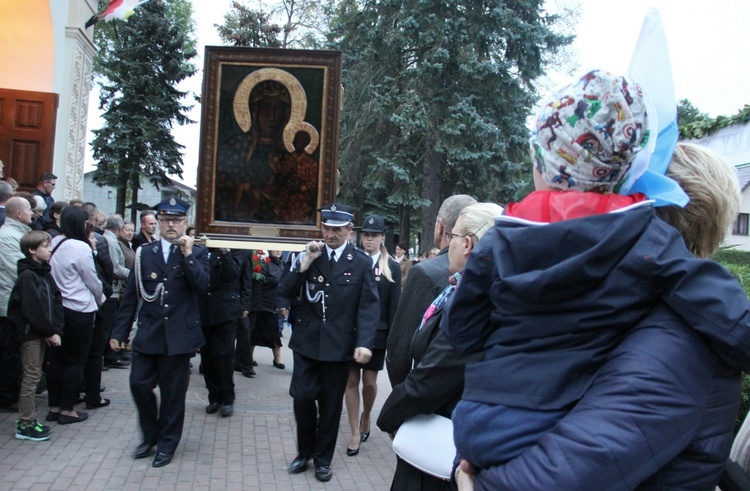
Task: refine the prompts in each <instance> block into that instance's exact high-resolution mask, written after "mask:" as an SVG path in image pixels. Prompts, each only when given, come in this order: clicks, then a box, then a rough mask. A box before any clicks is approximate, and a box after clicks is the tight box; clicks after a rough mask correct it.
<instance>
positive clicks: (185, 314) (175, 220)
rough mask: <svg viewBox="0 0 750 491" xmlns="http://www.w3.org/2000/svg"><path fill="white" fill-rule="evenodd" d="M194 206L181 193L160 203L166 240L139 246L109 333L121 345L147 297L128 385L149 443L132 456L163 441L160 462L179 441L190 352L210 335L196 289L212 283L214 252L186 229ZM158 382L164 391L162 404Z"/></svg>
mask: <svg viewBox="0 0 750 491" xmlns="http://www.w3.org/2000/svg"><path fill="white" fill-rule="evenodd" d="M189 207H190V205H189V204H188V203H186V202H184V201H182V200H181V199H177V198H170V199H169V200H165V201H162V202H161V203H159V204H158V205H157V206H156V210H157V213H158V219H159V230H160V232H161V240H159V241H157V242H151V243H149V244H144V245H143V246H141V248H140V249H139V250H138V252H137V254H136V265H135V268H134V269H133V273H131V275H130V278H129V279H128V286H127V289H126V291H125V295H124V296H123V298H122V300H121V303H120V309H119V311H118V313H117V322H116V325H115V330H114V332H113V334H112V339H111V340H110V346H111V347H112V349H114V350H115V351H118V350H120V349H122V348H123V347H124V346H125V341H126V340H127V339H128V335H129V332H130V327H131V325H132V324H133V320H134V319H135V315H136V311H138V302H139V300H143V305H142V306H141V308H140V311H138V325H137V328H138V330H137V333H136V336H135V339H134V340H133V342H132V346H133V359H132V366H131V372H130V390H131V392H132V394H133V399H134V400H135V404H136V406H137V407H138V418H139V421H140V424H141V431H142V432H143V443H141V445H139V446H138V448H137V449H136V451H135V455H134V456H135V458H136V459H140V458H144V457H148V455H149V454H150V453H151V450H152V448H153V447H154V446H157V453H156V457H154V461H153V463H152V465H153V466H154V467H162V466H165V465H167V464H169V463H170V462H171V461H172V456H173V455H174V452H175V449H176V448H177V445H178V444H179V442H180V438H181V436H182V427H183V424H184V422H185V396H186V394H187V388H188V381H189V377H190V357H191V356H192V355H193V354H194V353H195V352H196V350H198V349H199V348H200V347H201V346H203V344H204V342H205V341H204V338H203V332H202V330H201V321H200V312H199V307H198V296H199V295H200V294H201V293H204V292H205V291H207V290H208V285H209V276H208V254H207V251H206V248H205V247H201V246H195V245H193V238H192V237H189V236H186V235H185V229H186V228H187V222H186V218H185V215H186V212H187V209H188V208H189ZM157 385H158V386H159V389H160V393H161V405H160V406H159V408H158V410H157V404H156V396H155V395H154V388H155V387H156V386H157Z"/></svg>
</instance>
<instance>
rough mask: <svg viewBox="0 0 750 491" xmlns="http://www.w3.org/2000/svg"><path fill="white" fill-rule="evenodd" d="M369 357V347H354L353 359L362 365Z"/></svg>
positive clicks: (370, 353)
mask: <svg viewBox="0 0 750 491" xmlns="http://www.w3.org/2000/svg"><path fill="white" fill-rule="evenodd" d="M370 358H372V351H370V350H369V349H367V348H362V347H359V348H355V349H354V361H356V362H357V363H360V364H362V365H364V364H365V363H367V362H368V361H370Z"/></svg>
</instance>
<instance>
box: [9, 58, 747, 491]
mask: <svg viewBox="0 0 750 491" xmlns="http://www.w3.org/2000/svg"><path fill="white" fill-rule="evenodd" d="M644 94H645V91H644V90H643V88H642V87H640V86H639V85H638V84H637V83H636V82H634V81H633V80H630V79H628V78H627V77H624V76H617V75H613V74H610V73H607V72H603V71H592V72H589V73H587V74H585V75H584V76H583V77H582V78H581V79H579V80H577V81H576V82H575V83H573V84H570V85H567V86H565V87H563V88H561V89H560V90H559V91H557V92H555V93H553V94H552V95H551V96H550V98H549V99H548V101H547V102H546V103H545V104H544V105H543V106H542V108H541V109H540V111H539V114H538V115H537V118H536V120H535V123H534V128H533V131H532V135H533V136H532V141H531V155H532V161H533V168H532V175H533V180H534V184H535V188H536V190H535V191H534V192H532V193H531V194H529V195H528V196H527V197H526V198H524V199H523V200H521V201H520V202H518V203H508V204H506V206H505V207H504V208H503V207H501V206H499V205H498V204H495V203H479V202H477V201H476V200H475V199H474V198H473V197H471V196H469V195H464V194H460V195H455V196H450V197H448V198H447V199H445V201H444V202H443V203H442V205H441V206H440V208H439V211H438V215H437V217H436V219H435V226H434V234H433V235H434V248H430V249H426V250H425V257H424V258H421V259H420V260H418V261H412V260H411V259H410V258H409V250H410V249H409V244H408V242H402V243H398V244H395V247H394V251H393V254H392V255H391V253H390V252H389V250H388V249H387V248H386V245H385V244H386V236H387V227H386V221H385V220H384V218H383V217H382V216H380V215H377V214H371V215H368V216H365V217H364V218H363V219H362V221H361V223H360V224H359V225H360V226H359V227H358V229H359V235H357V234H355V229H354V224H355V215H356V213H357V210H355V209H353V208H351V207H349V206H346V205H344V204H342V203H338V202H335V203H331V204H328V205H326V206H324V207H322V208H321V209H320V210H319V212H320V237H321V240H313V241H310V242H308V243H307V244H305V245H304V250H303V251H301V252H295V253H283V252H282V251H266V250H230V249H223V248H219V249H214V248H211V249H207V248H206V247H203V246H201V245H198V244H196V243H195V239H194V236H193V235H194V234H193V233H191V230H190V228H191V227H188V223H187V211H188V208H189V204H188V203H186V202H184V201H182V200H180V199H179V198H176V197H171V198H169V199H166V200H164V201H162V202H161V203H159V204H158V205H156V206H155V207H154V210H146V211H144V212H142V213H141V215H140V227H139V231H138V233H137V234H136V233H135V227H134V224H133V223H131V222H128V221H126V220H123V219H122V217H120V216H118V215H112V216H106V215H104V214H103V213H100V212H99V210H98V209H97V207H96V205H95V204H93V203H81V204H80V206H74V205H72V204H69V203H65V202H60V201H58V202H56V201H54V200H53V199H52V196H51V195H52V192H53V191H54V189H55V184H56V176H54V175H52V174H50V173H45V174H44V175H42V176H41V178H40V180H39V186H38V187H37V189H36V190H35V194H34V195H31V194H24V193H18V192H17V191H15V190H13V188H12V186H11V184H9V183H8V182H7V181H0V220H2V222H1V223H2V225H1V226H0V355H1V358H0V370H2V372H1V373H3V377H2V378H0V405H2V406H4V407H6V408H9V407H11V408H17V411H18V414H19V419H18V422H17V424H16V438H18V439H23V440H33V441H42V440H46V439H48V438H49V437H50V432H51V431H52V430H51V428H50V426H47V425H45V424H44V423H43V422H41V421H40V418H38V417H37V414H36V409H35V406H34V397H35V394H37V393H38V392H39V391H42V390H44V388H45V387H46V390H47V392H48V400H49V412H48V413H47V416H46V422H57V423H58V424H72V423H80V422H84V421H85V420H86V419H87V417H88V414H87V413H86V412H84V411H82V410H79V409H77V408H76V407H75V406H76V404H84V403H85V406H86V408H87V409H88V410H99V409H102V408H106V407H107V406H108V405H109V404H110V401H109V400H108V399H106V398H103V397H102V395H101V394H102V392H104V390H105V388H104V387H102V386H101V372H102V370H108V369H130V388H131V392H132V395H133V399H134V401H135V405H136V408H137V410H138V415H139V423H140V427H141V432H142V435H143V441H142V443H141V445H139V446H138V448H137V449H136V450H135V453H134V457H135V458H146V457H149V456H151V455H152V453H154V452H153V451H154V448H155V450H156V452H155V456H154V458H153V462H152V465H153V466H154V467H162V466H165V465H168V464H169V463H170V462H171V461H172V459H173V458H174V455H175V452H176V449H177V447H178V444H179V442H180V438H181V435H182V429H183V424H184V419H185V396H186V392H187V387H188V381H189V374H190V366H191V358H192V357H193V356H195V354H196V353H197V352H200V361H201V365H200V371H201V373H202V374H203V379H204V381H205V385H206V388H207V392H208V402H209V404H208V406H206V408H205V412H206V413H207V414H218V415H219V416H220V417H223V418H227V417H230V416H232V415H233V414H234V402H235V385H234V381H233V377H234V373H235V372H239V373H241V374H242V375H243V376H246V377H250V378H252V377H255V376H256V375H257V374H256V372H255V370H254V366H256V362H255V361H254V359H253V354H254V349H255V347H256V346H260V347H267V348H270V349H271V350H272V352H273V366H274V367H276V368H278V369H281V370H284V369H286V366H285V365H284V363H282V360H281V351H280V350H281V348H282V334H281V333H282V330H283V328H284V325H285V324H286V323H287V322H288V323H289V325H291V327H292V331H291V337H290V339H289V343H288V345H289V348H290V349H291V350H292V352H293V360H294V364H293V367H292V370H291V380H290V388H289V394H290V396H291V397H292V400H293V402H292V406H293V410H294V416H295V421H296V437H297V456H296V458H295V459H294V460H293V461H292V462H291V464H290V466H289V469H288V470H289V472H290V473H292V474H296V473H302V472H305V471H306V470H307V469H308V465H309V462H310V461H313V464H314V472H315V478H316V479H318V480H319V481H322V482H326V481H329V480H330V479H331V478H332V476H333V470H332V460H333V456H334V453H335V449H336V445H337V436H338V431H339V426H340V422H341V415H342V412H343V407H344V406H346V410H347V416H348V418H347V419H348V423H349V428H348V429H349V430H350V438H349V440H348V442H347V448H346V455H347V456H349V457H357V456H358V455H359V454H360V448H361V446H362V444H363V443H364V442H366V441H367V440H368V439H369V438H370V434H371V430H372V426H373V423H372V421H371V420H372V418H373V417H374V416H373V414H372V413H373V406H374V401H375V397H376V394H377V390H378V387H377V378H378V374H379V372H380V371H382V370H383V369H387V372H388V377H389V380H390V383H391V386H392V392H391V393H390V394H389V396H388V398H387V400H386V402H385V404H384V406H383V407H382V409H381V410H380V412H379V414H378V415H377V422H376V424H377V426H378V427H379V428H380V429H381V430H382V431H384V432H386V433H387V434H389V435H391V437H393V436H394V435H395V434H397V433H398V431H399V429H400V428H401V427H402V426H403V425H404V424H406V423H407V422H408V421H410V420H411V419H412V418H415V417H416V416H418V415H439V416H441V417H443V418H448V419H450V420H451V422H452V426H453V442H454V443H455V448H456V458H455V461H454V464H453V468H452V469H450V475H451V479H452V480H453V482H452V483H451V482H449V481H448V480H446V479H444V478H443V477H437V475H436V474H433V473H428V472H426V471H425V469H422V468H419V467H417V466H416V465H414V464H413V463H411V462H409V461H407V460H406V459H405V458H401V457H400V456H399V457H397V465H396V472H395V475H394V478H393V483H392V488H391V489H393V490H415V489H423V490H439V489H452V486H458V488H459V489H498V488H502V489H594V488H603V489H635V488H639V489H647V488H657V487H658V488H660V489H676V488H680V489H709V488H711V487H712V486H714V485H715V484H716V483H717V482H718V480H719V477H720V475H721V473H722V471H723V468H724V464H725V460H726V457H727V455H728V453H729V447H730V445H731V441H732V428H733V424H734V417H735V415H736V412H737V409H738V406H739V400H740V399H739V398H740V390H741V375H740V374H741V371H745V370H750V348H748V347H749V346H750V325H749V324H750V303H749V302H748V299H747V296H746V295H745V293H744V291H743V290H742V288H741V287H740V286H739V284H738V282H737V281H736V280H735V279H734V278H733V277H732V276H731V275H730V274H729V273H727V272H726V271H725V270H724V269H723V268H722V267H721V266H719V265H718V264H717V263H715V262H713V261H710V260H707V259H705V258H706V257H707V256H708V255H710V254H711V253H713V252H714V251H715V250H716V249H717V248H718V246H719V245H720V244H721V243H722V241H723V239H724V234H725V233H726V231H727V229H728V227H729V225H730V224H731V222H732V220H733V219H734V217H735V216H736V213H737V211H738V207H739V203H740V191H739V186H738V183H737V178H736V176H735V174H734V170H733V169H732V168H731V167H730V166H728V165H727V164H726V162H724V161H723V160H722V159H721V158H720V157H719V156H718V155H716V154H714V153H713V152H711V151H709V150H706V149H704V148H702V147H699V146H696V145H692V144H686V143H679V144H677V145H676V148H675V149H674V154H673V156H672V157H671V161H670V162H669V166H668V170H667V172H666V175H664V176H662V178H663V179H667V180H672V181H674V182H676V183H677V185H679V186H680V187H681V189H682V190H683V191H684V192H685V194H686V195H687V196H688V197H689V199H690V201H689V203H688V204H687V205H686V206H684V207H680V206H663V207H655V206H654V202H653V200H650V199H649V198H650V196H648V195H647V194H648V193H646V194H643V193H628V192H626V191H623V190H624V189H627V186H624V184H625V183H626V182H629V180H630V179H631V178H632V179H634V180H637V179H638V178H639V175H640V174H643V172H644V170H645V168H643V167H642V166H641V167H639V165H641V164H638V163H637V161H638V159H640V158H641V157H642V156H643V155H644V154H647V153H648V152H649V151H650V150H649V140H652V139H654V138H656V134H655V131H654V122H653V121H652V120H651V119H650V118H651V117H652V116H650V113H649V109H648V108H649V103H648V101H647V98H646V96H645V95H644ZM646 161H647V159H646ZM40 307H43V308H40ZM44 374H46V383H45V381H44V380H43V378H44ZM157 386H158V387H159V389H160V401H159V402H157V398H156V396H155V394H154V389H155V388H156V387H157ZM82 393H83V395H81V394H82Z"/></svg>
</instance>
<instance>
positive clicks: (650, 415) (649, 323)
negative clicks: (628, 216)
mask: <svg viewBox="0 0 750 491" xmlns="http://www.w3.org/2000/svg"><path fill="white" fill-rule="evenodd" d="M714 350H716V351H714ZM732 352H734V354H733V355H732V354H731V353H732ZM740 355H741V356H743V357H745V359H750V353H748V349H747V348H746V347H745V348H742V349H739V350H737V348H736V347H732V346H730V345H725V344H717V343H715V342H712V343H711V344H709V343H708V342H707V341H706V340H705V339H703V338H702V337H701V336H700V335H699V334H698V333H696V332H695V331H694V330H692V329H690V328H688V327H687V326H686V325H685V323H684V321H683V320H682V319H681V318H680V317H679V316H678V315H677V314H676V313H674V312H673V311H671V310H670V309H669V308H667V307H666V306H664V305H660V306H658V307H656V308H655V309H654V310H653V311H652V312H651V313H649V315H648V316H647V317H646V318H645V319H644V320H642V321H641V322H640V324H639V325H638V326H636V327H635V328H634V329H632V330H631V331H630V332H629V333H628V334H627V336H626V337H625V339H623V341H622V342H621V343H620V344H619V345H618V346H617V348H615V350H614V351H613V352H612V354H611V355H610V356H609V358H608V360H607V362H606V363H605V365H604V367H603V368H602V370H601V371H600V372H599V374H598V375H597V377H596V379H595V381H594V383H593V385H592V386H591V388H590V389H589V390H588V391H587V392H586V394H585V395H584V397H583V399H581V401H580V402H578V404H577V405H576V406H575V407H574V408H573V409H572V411H571V412H570V413H569V414H568V415H567V416H565V417H564V418H563V419H562V420H561V421H560V422H559V423H558V424H557V425H556V426H555V428H554V429H553V430H552V431H551V432H550V433H548V434H546V435H545V436H543V437H542V438H541V439H540V440H539V441H538V442H537V444H536V445H535V446H533V447H531V448H530V449H529V450H527V451H526V452H524V453H523V454H521V455H520V456H519V457H517V458H515V459H514V460H512V461H510V462H508V463H507V464H505V465H503V466H498V467H491V468H490V469H486V470H482V472H480V474H479V478H478V479H477V480H475V485H476V489H478V490H479V489H523V490H529V491H534V490H548V489H555V490H560V491H566V490H579V489H607V490H611V491H618V490H630V489H639V490H646V489H648V490H656V489H660V490H667V489H669V490H673V489H685V490H687V489H695V490H706V489H714V487H715V486H716V484H717V483H718V481H719V478H720V476H721V473H722V471H723V469H724V466H725V464H726V459H727V457H728V455H729V450H730V447H731V445H732V440H733V425H734V421H735V416H736V414H737V408H738V404H739V400H740V390H741V386H742V380H741V375H740V373H739V371H738V370H737V369H739V368H743V367H742V366H735V367H734V368H731V367H730V366H729V365H727V364H725V363H724V362H723V361H722V359H733V358H738V357H739V356H740ZM745 369H747V368H746V367H745Z"/></svg>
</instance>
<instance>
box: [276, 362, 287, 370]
mask: <svg viewBox="0 0 750 491" xmlns="http://www.w3.org/2000/svg"><path fill="white" fill-rule="evenodd" d="M273 366H275V367H276V368H280V369H281V370H283V369H285V368H286V365H284V364H283V363H281V362H275V361H274V362H273Z"/></svg>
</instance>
